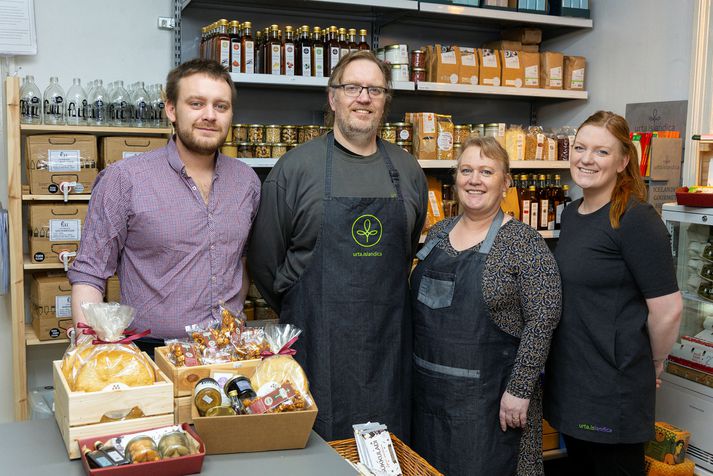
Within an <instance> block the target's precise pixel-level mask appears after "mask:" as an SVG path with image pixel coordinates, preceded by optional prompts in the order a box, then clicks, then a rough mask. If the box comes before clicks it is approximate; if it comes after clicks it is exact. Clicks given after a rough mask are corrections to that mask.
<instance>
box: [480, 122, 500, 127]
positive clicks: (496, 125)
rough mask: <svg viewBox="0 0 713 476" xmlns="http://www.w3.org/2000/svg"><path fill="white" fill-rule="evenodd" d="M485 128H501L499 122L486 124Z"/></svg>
mask: <svg viewBox="0 0 713 476" xmlns="http://www.w3.org/2000/svg"><path fill="white" fill-rule="evenodd" d="M478 125H480V124H478ZM485 127H499V124H498V123H497V122H491V123H489V124H485Z"/></svg>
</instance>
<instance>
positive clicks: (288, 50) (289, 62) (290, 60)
mask: <svg viewBox="0 0 713 476" xmlns="http://www.w3.org/2000/svg"><path fill="white" fill-rule="evenodd" d="M283 62H284V64H285V76H294V75H295V45H293V44H292V43H287V44H285V58H284V60H283Z"/></svg>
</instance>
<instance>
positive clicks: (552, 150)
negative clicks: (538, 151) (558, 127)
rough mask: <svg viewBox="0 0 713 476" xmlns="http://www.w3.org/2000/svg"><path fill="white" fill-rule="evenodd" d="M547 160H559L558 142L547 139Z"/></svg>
mask: <svg viewBox="0 0 713 476" xmlns="http://www.w3.org/2000/svg"><path fill="white" fill-rule="evenodd" d="M547 154H548V155H547V159H548V160H557V141H556V140H554V139H551V138H549V137H548V138H547Z"/></svg>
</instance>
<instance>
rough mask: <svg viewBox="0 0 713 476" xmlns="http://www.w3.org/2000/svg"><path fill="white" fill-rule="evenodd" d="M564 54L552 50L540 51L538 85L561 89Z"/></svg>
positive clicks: (545, 87)
mask: <svg viewBox="0 0 713 476" xmlns="http://www.w3.org/2000/svg"><path fill="white" fill-rule="evenodd" d="M563 69H564V55H562V53H555V52H552V51H545V52H543V53H540V87H541V88H544V89H562V86H563V82H562V75H563Z"/></svg>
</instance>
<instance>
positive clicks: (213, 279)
mask: <svg viewBox="0 0 713 476" xmlns="http://www.w3.org/2000/svg"><path fill="white" fill-rule="evenodd" d="M216 279H218V278H216V277H215V276H213V277H212V278H210V280H211V281H213V282H215V281H216Z"/></svg>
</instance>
